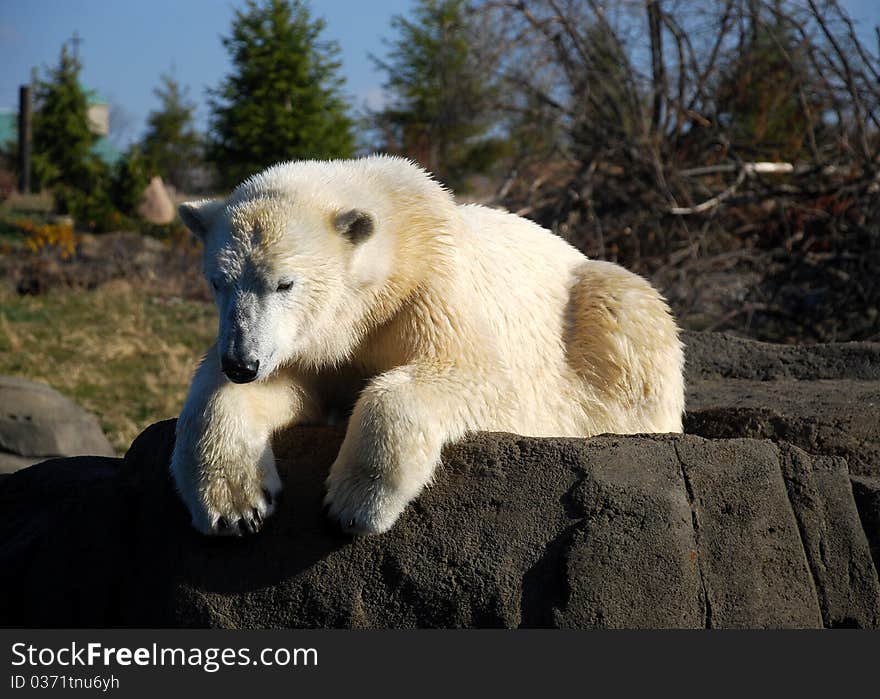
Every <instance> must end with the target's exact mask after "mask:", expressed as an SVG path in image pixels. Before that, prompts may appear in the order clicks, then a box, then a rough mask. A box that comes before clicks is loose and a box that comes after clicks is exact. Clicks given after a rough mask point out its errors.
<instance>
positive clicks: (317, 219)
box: [179, 163, 395, 383]
mask: <svg viewBox="0 0 880 699" xmlns="http://www.w3.org/2000/svg"><path fill="white" fill-rule="evenodd" d="M323 165H324V167H323V168H321V167H317V166H311V164H309V163H287V164H284V165H279V166H275V167H274V168H270V169H269V170H267V171H265V172H263V173H261V174H259V175H257V176H255V177H253V178H251V179H250V180H248V181H246V182H245V183H244V184H242V185H240V186H239V187H238V188H237V189H236V190H235V191H234V192H233V193H232V195H231V196H230V197H229V198H228V199H226V200H203V201H196V202H189V203H185V204H182V205H181V206H180V208H179V213H180V217H181V219H182V220H183V222H184V223H185V224H186V226H187V227H188V228H189V229H190V230H191V231H192V232H193V233H195V234H196V235H197V236H198V237H199V238H201V239H202V241H203V242H204V273H205V277H206V278H207V280H208V282H209V283H210V285H211V287H212V288H213V290H214V298H215V301H216V303H217V308H218V310H219V316H220V326H219V331H218V337H217V351H218V353H219V358H220V362H221V364H222V367H223V372H224V373H225V374H226V376H227V377H229V379H230V380H232V381H235V382H239V383H244V382H249V381H254V380H259V379H262V378H265V377H267V376H269V375H270V374H272V373H273V372H274V371H276V370H277V369H278V368H279V367H281V366H283V365H285V364H290V363H299V364H301V365H305V366H311V367H315V368H317V367H318V366H321V365H328V364H333V363H336V362H339V361H342V360H343V359H344V358H345V356H346V355H347V354H349V353H350V352H351V351H352V348H353V347H354V346H355V345H356V344H357V343H358V342H359V341H360V339H361V337H362V336H363V333H364V332H365V329H366V326H367V325H368V320H369V318H370V317H372V316H374V315H375V311H376V304H377V303H381V301H377V299H380V298H381V296H382V294H383V291H382V290H383V289H385V288H386V287H388V285H389V280H390V278H391V266H392V260H393V259H394V256H395V249H394V248H395V238H394V236H393V235H392V233H391V231H389V230H387V228H388V225H387V223H386V225H383V218H384V214H385V213H387V210H388V208H389V203H388V202H387V201H385V200H384V198H383V196H382V193H381V192H380V193H378V194H377V193H376V192H375V191H370V188H368V187H364V186H362V185H361V184H360V183H358V182H353V181H352V179H351V178H342V179H340V178H332V177H328V173H327V167H326V165H327V163H324V164H323ZM331 174H332V173H331Z"/></svg>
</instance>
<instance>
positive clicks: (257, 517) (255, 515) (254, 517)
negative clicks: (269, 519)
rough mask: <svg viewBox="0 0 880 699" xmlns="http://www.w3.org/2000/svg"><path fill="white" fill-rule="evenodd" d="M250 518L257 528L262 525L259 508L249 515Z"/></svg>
mask: <svg viewBox="0 0 880 699" xmlns="http://www.w3.org/2000/svg"><path fill="white" fill-rule="evenodd" d="M251 519H252V521H253V523H254V524H255V525H256V527H257V529H259V528H260V527H262V526H263V515H262V514H260V511H259V510H254V511H253V514H252V515H251Z"/></svg>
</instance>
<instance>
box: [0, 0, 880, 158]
mask: <svg viewBox="0 0 880 699" xmlns="http://www.w3.org/2000/svg"><path fill="white" fill-rule="evenodd" d="M703 1H706V2H714V0H703ZM242 4H243V3H241V2H234V1H233V0H149V1H148V2H144V0H0V108H14V107H16V103H17V100H18V86H19V85H20V84H21V83H25V82H27V81H28V79H29V76H30V73H31V69H32V68H33V67H34V66H37V67H40V68H42V67H43V66H46V65H54V64H55V62H56V61H57V60H58V54H59V51H60V48H61V44H62V42H64V41H65V40H66V39H69V38H70V37H71V36H72V34H73V32H74V31H77V32H78V33H79V35H80V36H82V38H83V39H84V41H83V43H82V44H81V46H80V55H81V57H82V59H83V64H84V70H83V83H84V84H85V85H87V86H88V87H90V88H92V89H95V90H97V91H98V92H99V93H101V94H102V95H103V96H105V97H106V98H108V100H109V101H110V102H111V104H115V105H118V106H119V107H120V108H121V109H122V111H123V112H124V113H125V114H126V115H128V121H129V123H128V125H127V128H126V129H125V130H124V133H123V134H122V135H123V136H124V137H125V138H126V139H129V140H130V139H133V138H138V137H139V136H140V135H141V133H142V131H143V124H144V119H145V117H146V115H147V114H148V113H149V112H150V110H152V109H154V108H155V107H156V106H157V101H156V98H155V97H154V96H153V88H154V87H156V85H157V84H158V81H159V74H160V73H162V72H167V71H172V70H173V74H174V76H175V77H176V78H177V80H178V81H179V82H180V83H181V84H183V85H186V86H188V87H189V88H190V96H191V98H193V100H194V101H195V102H196V103H197V104H199V105H200V107H199V114H198V117H199V119H198V120H199V123H200V125H202V126H203V125H204V123H205V119H206V116H207V113H206V109H205V107H204V98H205V88H207V87H209V86H215V85H217V84H218V83H219V81H220V79H221V78H222V77H223V76H224V75H225V74H226V73H227V72H228V70H229V61H228V58H227V56H226V52H225V51H224V50H223V47H222V45H221V44H220V36H222V35H226V34H228V32H229V26H230V22H231V19H232V15H233V9H234V8H235V7H238V6H240V5H242ZM842 4H843V5H844V6H845V7H847V8H848V9H849V11H850V13H851V14H852V16H853V17H854V18H855V19H856V20H858V22H859V28H860V31H861V32H862V33H863V35H865V36H866V37H871V36H872V34H873V31H872V28H873V26H874V25H876V24H880V0H843V3H842ZM411 5H412V2H411V0H312V2H311V8H312V12H313V14H314V15H316V16H321V17H323V18H324V19H325V20H326V21H327V29H326V32H325V36H326V37H327V38H332V39H335V40H337V41H338V42H339V44H340V47H341V49H342V61H343V74H344V75H345V77H346V79H347V86H346V90H347V92H348V94H349V96H350V98H351V100H352V104H353V105H355V106H357V107H360V106H362V105H363V104H364V102H365V101H371V102H373V103H375V101H376V100H379V99H380V98H381V97H380V96H381V85H382V75H381V74H379V73H377V71H376V70H375V68H374V66H373V64H372V62H371V61H370V60H369V59H368V55H369V54H370V53H373V54H376V55H379V56H381V55H383V53H384V46H383V44H382V38H383V37H389V36H390V34H391V31H390V21H391V17H392V16H393V15H395V14H406V13H407V12H408V10H409V9H410V7H411Z"/></svg>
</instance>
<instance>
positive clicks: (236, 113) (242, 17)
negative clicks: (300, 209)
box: [208, 0, 353, 186]
mask: <svg viewBox="0 0 880 699" xmlns="http://www.w3.org/2000/svg"><path fill="white" fill-rule="evenodd" d="M324 26H325V24H324V21H323V20H321V19H314V20H313V19H312V17H311V14H310V12H309V10H308V7H307V6H306V5H305V4H304V3H303V2H302V1H301V0H290V1H287V0H262V1H261V2H257V0H248V1H247V3H246V6H245V8H244V9H243V10H238V11H236V13H235V19H234V20H233V25H232V33H231V35H230V36H229V37H226V38H224V39H223V45H224V46H225V47H226V49H227V50H228V51H229V54H230V57H231V59H232V65H233V70H232V73H231V74H230V75H228V76H227V77H226V78H225V79H224V81H223V82H222V84H221V85H220V86H219V87H218V88H217V89H216V90H212V91H211V95H212V98H211V100H210V106H211V110H212V116H211V127H212V134H211V140H210V143H209V149H208V157H209V159H210V160H211V161H212V162H213V163H214V164H215V165H216V167H217V170H218V171H219V175H220V178H221V180H222V182H223V183H224V184H226V185H230V186H231V185H234V184H237V183H238V182H240V181H241V180H242V179H244V178H246V177H248V176H249V175H252V174H253V173H255V172H257V171H258V170H260V169H262V168H264V167H266V166H268V165H272V164H273V163H277V162H279V161H283V160H291V159H297V158H334V157H347V156H349V155H351V153H352V150H353V139H352V134H351V121H350V119H349V117H348V115H347V114H346V105H345V102H344V100H343V98H342V95H341V92H340V90H341V87H342V84H343V79H342V78H341V77H339V76H338V71H339V67H340V63H339V61H338V59H337V56H338V54H339V47H338V45H337V44H336V43H335V42H331V41H323V40H322V39H321V34H322V32H323V31H324Z"/></svg>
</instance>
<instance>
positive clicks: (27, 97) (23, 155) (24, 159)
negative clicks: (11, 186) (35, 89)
mask: <svg viewBox="0 0 880 699" xmlns="http://www.w3.org/2000/svg"><path fill="white" fill-rule="evenodd" d="M18 191H19V192H21V193H22V194H30V193H31V87H30V85H22V86H21V87H20V88H19V89H18Z"/></svg>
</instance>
